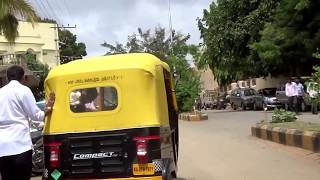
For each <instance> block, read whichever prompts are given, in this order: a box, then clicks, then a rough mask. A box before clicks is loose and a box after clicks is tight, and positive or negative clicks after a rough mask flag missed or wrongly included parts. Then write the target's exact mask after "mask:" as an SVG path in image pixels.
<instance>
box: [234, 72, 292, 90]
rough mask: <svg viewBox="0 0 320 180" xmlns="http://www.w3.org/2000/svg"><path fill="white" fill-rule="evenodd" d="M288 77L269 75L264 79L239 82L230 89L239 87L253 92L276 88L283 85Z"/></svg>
mask: <svg viewBox="0 0 320 180" xmlns="http://www.w3.org/2000/svg"><path fill="white" fill-rule="evenodd" d="M287 79H288V77H286V76H278V77H271V76H270V75H269V76H267V77H265V78H262V77H261V78H254V79H248V80H241V81H238V82H237V83H233V86H232V89H235V88H237V84H238V85H239V87H251V88H253V89H255V90H259V89H264V88H278V87H279V86H280V85H281V84H284V83H285V82H286V80H287Z"/></svg>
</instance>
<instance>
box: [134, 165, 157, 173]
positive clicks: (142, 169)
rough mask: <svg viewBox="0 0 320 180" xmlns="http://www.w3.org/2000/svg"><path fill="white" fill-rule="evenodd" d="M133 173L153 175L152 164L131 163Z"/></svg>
mask: <svg viewBox="0 0 320 180" xmlns="http://www.w3.org/2000/svg"><path fill="white" fill-rule="evenodd" d="M132 169H133V175H153V174H154V164H153V163H147V164H133V165H132Z"/></svg>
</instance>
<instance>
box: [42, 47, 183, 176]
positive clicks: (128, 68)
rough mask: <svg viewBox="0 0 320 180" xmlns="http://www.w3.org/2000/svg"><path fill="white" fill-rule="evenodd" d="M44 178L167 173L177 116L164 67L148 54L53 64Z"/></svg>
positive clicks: (173, 165) (174, 156)
mask: <svg viewBox="0 0 320 180" xmlns="http://www.w3.org/2000/svg"><path fill="white" fill-rule="evenodd" d="M45 90H46V94H49V93H50V92H55V94H56V101H55V104H54V107H53V112H52V114H51V115H50V116H49V117H47V119H46V121H45V126H44V130H43V135H44V136H43V140H44V154H45V170H44V173H43V179H55V180H57V179H59V180H60V179H172V178H175V177H176V175H177V161H178V139H179V138H178V116H177V104H176V99H175V93H174V86H173V80H172V76H171V74H170V68H169V66H168V65H167V64H166V63H164V62H162V61H161V60H159V59H158V58H156V57H155V56H153V55H150V54H146V53H136V54H123V55H111V56H102V57H95V58H88V59H83V60H76V61H72V62H70V63H67V64H64V65H60V66H58V67H56V68H54V69H52V70H51V71H50V73H49V75H48V77H47V79H46V81H45Z"/></svg>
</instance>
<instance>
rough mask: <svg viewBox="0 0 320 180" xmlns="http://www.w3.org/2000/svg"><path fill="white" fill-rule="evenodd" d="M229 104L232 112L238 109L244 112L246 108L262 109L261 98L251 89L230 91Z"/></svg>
mask: <svg viewBox="0 0 320 180" xmlns="http://www.w3.org/2000/svg"><path fill="white" fill-rule="evenodd" d="M230 104H231V107H232V109H234V110H236V109H237V108H238V107H241V109H242V110H246V109H247V107H249V108H250V109H253V110H258V109H261V108H262V104H263V98H262V96H260V95H258V94H257V91H256V90H254V89H252V88H237V89H234V90H233V91H231V95H230Z"/></svg>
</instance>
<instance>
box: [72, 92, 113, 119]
mask: <svg viewBox="0 0 320 180" xmlns="http://www.w3.org/2000/svg"><path fill="white" fill-rule="evenodd" d="M69 97H70V109H71V111H72V112H74V113H82V112H97V111H111V110H114V109H116V108H117V106H118V94H117V90H116V88H114V87H93V88H86V89H77V90H74V91H72V92H71V93H70V96H69Z"/></svg>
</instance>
